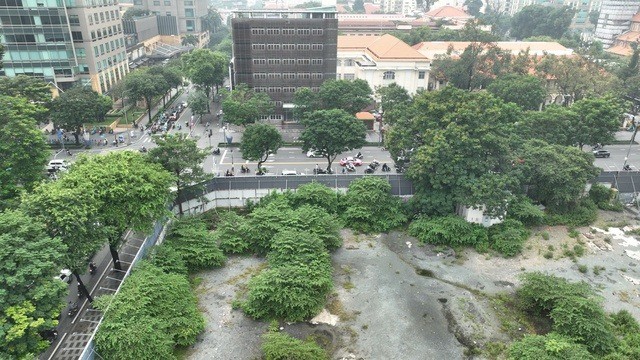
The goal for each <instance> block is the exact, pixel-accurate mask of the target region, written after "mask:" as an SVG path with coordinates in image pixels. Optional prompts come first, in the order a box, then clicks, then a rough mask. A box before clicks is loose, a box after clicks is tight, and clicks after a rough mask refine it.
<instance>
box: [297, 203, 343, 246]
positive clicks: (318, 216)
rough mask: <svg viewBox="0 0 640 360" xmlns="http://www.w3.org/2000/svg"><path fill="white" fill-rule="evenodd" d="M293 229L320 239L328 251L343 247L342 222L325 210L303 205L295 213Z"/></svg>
mask: <svg viewBox="0 0 640 360" xmlns="http://www.w3.org/2000/svg"><path fill="white" fill-rule="evenodd" d="M292 224H293V227H294V228H296V229H298V230H300V231H308V232H310V233H312V234H314V235H315V236H317V237H319V238H320V240H322V242H323V243H324V246H325V247H326V249H327V250H335V249H337V248H339V247H340V246H342V236H340V222H339V221H337V220H336V218H335V216H332V215H330V214H329V213H328V212H326V210H325V209H323V208H320V207H316V206H311V205H303V206H301V207H299V208H297V209H296V210H295V211H294V212H293V219H292Z"/></svg>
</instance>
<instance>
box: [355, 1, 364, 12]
mask: <svg viewBox="0 0 640 360" xmlns="http://www.w3.org/2000/svg"><path fill="white" fill-rule="evenodd" d="M353 12H355V13H358V14H364V0H355V1H354V2H353Z"/></svg>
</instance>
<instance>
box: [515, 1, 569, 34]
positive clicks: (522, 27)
mask: <svg viewBox="0 0 640 360" xmlns="http://www.w3.org/2000/svg"><path fill="white" fill-rule="evenodd" d="M574 14H575V10H573V9H571V8H569V7H567V6H564V7H554V6H543V5H529V6H525V7H524V8H522V10H520V11H519V12H518V13H516V14H515V15H514V16H513V18H512V19H511V36H513V37H515V38H516V39H518V40H522V39H525V38H528V37H531V36H539V35H547V36H551V37H552V38H554V39H560V38H561V37H562V36H563V35H564V34H565V33H566V32H567V30H568V29H569V25H571V20H572V19H573V15H574Z"/></svg>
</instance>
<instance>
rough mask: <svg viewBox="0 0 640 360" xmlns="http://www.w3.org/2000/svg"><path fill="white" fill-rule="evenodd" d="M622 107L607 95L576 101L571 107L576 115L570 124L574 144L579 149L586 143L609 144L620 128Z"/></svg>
mask: <svg viewBox="0 0 640 360" xmlns="http://www.w3.org/2000/svg"><path fill="white" fill-rule="evenodd" d="M623 109H624V108H623V106H622V104H621V102H620V101H619V100H618V99H614V98H612V97H609V96H607V97H602V98H586V99H582V100H579V101H576V102H575V103H574V104H573V106H572V107H571V110H572V111H574V112H575V114H576V115H577V117H578V119H577V120H578V121H576V122H574V123H573V124H572V126H571V130H572V132H573V134H574V138H573V140H574V144H576V145H578V147H579V148H581V149H582V146H583V145H586V144H592V145H595V144H598V143H600V144H611V143H612V142H613V140H614V139H615V132H616V131H618V129H619V128H620V123H621V121H622V113H623Z"/></svg>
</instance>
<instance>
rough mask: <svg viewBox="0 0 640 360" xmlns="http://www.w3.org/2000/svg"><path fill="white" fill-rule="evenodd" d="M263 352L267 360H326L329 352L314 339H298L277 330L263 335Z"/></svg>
mask: <svg viewBox="0 0 640 360" xmlns="http://www.w3.org/2000/svg"><path fill="white" fill-rule="evenodd" d="M262 352H263V353H264V358H265V360H298V359H305V360H326V359H328V358H329V356H328V355H327V352H326V351H325V350H324V349H323V348H321V347H320V346H318V344H316V343H315V342H314V341H313V340H305V341H302V340H298V339H296V338H294V337H292V336H291V335H289V334H287V333H283V332H278V331H277V330H270V331H269V332H267V333H266V334H264V335H262Z"/></svg>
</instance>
